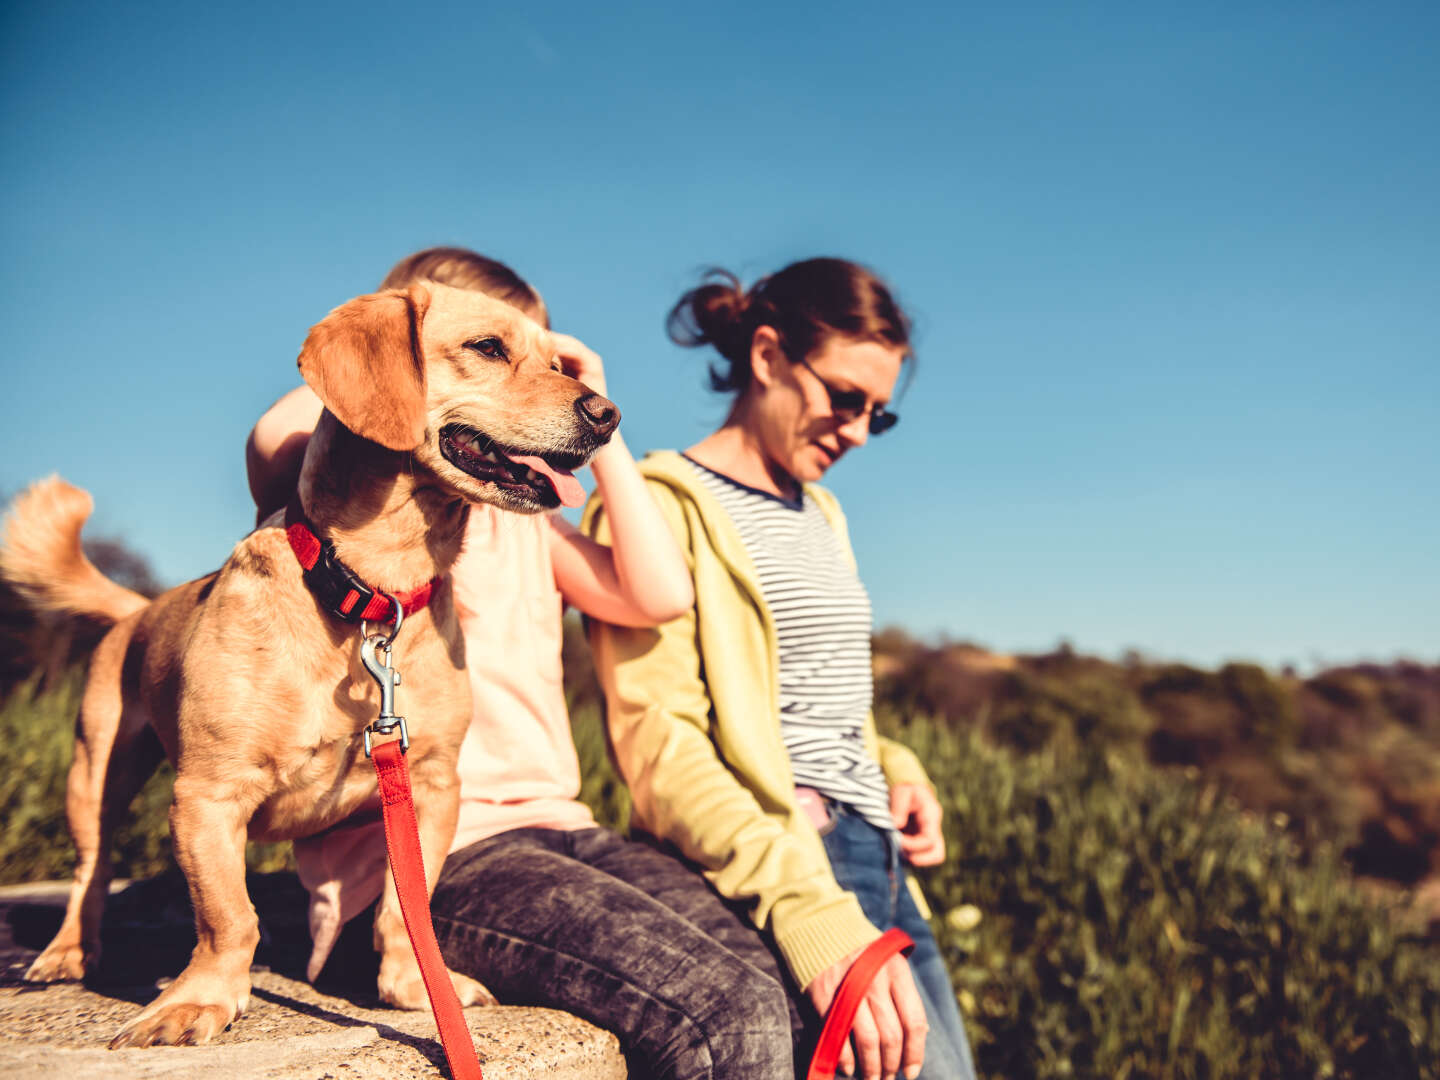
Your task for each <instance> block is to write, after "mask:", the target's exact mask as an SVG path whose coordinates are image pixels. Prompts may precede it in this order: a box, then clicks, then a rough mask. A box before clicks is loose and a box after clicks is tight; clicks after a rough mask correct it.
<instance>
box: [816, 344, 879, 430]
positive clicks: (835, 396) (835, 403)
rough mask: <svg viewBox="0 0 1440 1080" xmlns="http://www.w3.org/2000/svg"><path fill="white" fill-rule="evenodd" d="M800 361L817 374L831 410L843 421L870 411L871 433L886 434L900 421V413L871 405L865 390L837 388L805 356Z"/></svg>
mask: <svg viewBox="0 0 1440 1080" xmlns="http://www.w3.org/2000/svg"><path fill="white" fill-rule="evenodd" d="M800 363H802V364H804V365H805V370H806V371H808V372H810V374H811V375H814V376H815V381H816V382H818V383H819V384H820V385H821V386H823V387H824V388H825V393H826V394H828V395H829V397H830V411H831V412H832V413H834V414H835V415H836V417H838V418H839V419H840V420H841V422H843V423H846V424H848V423H850V422H851V421H853V420H854V419H855V418H856V417H857V416H863V415H864V414H865V413H866V411H868V412H869V413H870V434H871V435H884V434H885V432H887V431H889V430H890V429H891V428H892V427H894V426H895V425H896V424H898V423H899V422H900V416H899V414H898V413H893V412H891V411H890V410H889V409H887V408H886V407H885V406H884V405H871V404H870V401H869V399H868V398H867V397H866V396H865V391H864V390H837V389H836V388H835V387H833V386H831V385H830V384H829V383H828V382H826V381H825V378H824V376H823V375H821V374H820V373H819V372H818V371H816V370H815V369H814V368H813V367H811V366H810V361H808V360H806V359H805V358H804V357H803V356H802V357H801V358H800Z"/></svg>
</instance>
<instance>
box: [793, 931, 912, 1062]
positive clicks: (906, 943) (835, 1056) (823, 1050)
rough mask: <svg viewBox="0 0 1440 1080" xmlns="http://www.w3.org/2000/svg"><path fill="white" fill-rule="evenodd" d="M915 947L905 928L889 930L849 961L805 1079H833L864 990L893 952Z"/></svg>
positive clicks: (906, 953) (863, 995)
mask: <svg viewBox="0 0 1440 1080" xmlns="http://www.w3.org/2000/svg"><path fill="white" fill-rule="evenodd" d="M913 948H915V942H913V941H911V940H910V935H909V934H907V933H905V931H904V930H886V931H885V933H883V934H881V935H880V936H879V937H878V938H876V939H875V940H874V941H872V942H871V943H870V944H869V945H868V946H867V947H866V949H865V951H864V952H862V953H861V954H860V955H859V956H858V957H857V958H856V960H855V963H853V964H851V965H850V970H849V971H847V972H846V973H845V978H843V979H842V980H840V988H839V989H838V990H836V991H835V998H834V1000H833V1001H831V1002H830V1008H829V1010H828V1011H827V1012H826V1013H825V1026H824V1027H823V1028H821V1029H820V1042H819V1043H818V1044H817V1045H816V1047H815V1056H814V1057H812V1058H811V1059H810V1071H809V1072H808V1073H806V1074H805V1080H834V1077H835V1069H836V1066H837V1065H839V1063H840V1051H841V1050H843V1049H844V1048H845V1040H846V1039H848V1038H850V1028H851V1026H852V1025H854V1023H855V1013H856V1010H858V1009H859V1008H860V1003H861V1002H862V1001H864V1000H865V991H866V990H868V989H870V984H871V983H872V982H874V981H875V976H876V975H878V974H879V973H880V969H881V968H882V967H884V966H885V965H886V963H888V962H889V960H890V958H891V957H892V956H894V955H895V954H896V953H904V954H905V955H907V956H908V955H909V953H910V950H911V949H913Z"/></svg>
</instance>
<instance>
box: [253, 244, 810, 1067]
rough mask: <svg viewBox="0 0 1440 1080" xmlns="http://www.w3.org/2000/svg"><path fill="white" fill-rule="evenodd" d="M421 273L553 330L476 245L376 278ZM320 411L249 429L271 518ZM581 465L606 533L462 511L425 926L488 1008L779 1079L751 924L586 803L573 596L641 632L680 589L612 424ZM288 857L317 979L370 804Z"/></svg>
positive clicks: (307, 404)
mask: <svg viewBox="0 0 1440 1080" xmlns="http://www.w3.org/2000/svg"><path fill="white" fill-rule="evenodd" d="M420 280H433V281H439V282H441V283H443V284H447V285H452V286H456V287H459V288H473V289H478V290H481V291H484V292H487V293H489V294H491V295H493V296H496V297H498V298H499V299H502V300H506V301H507V302H509V303H511V304H513V305H514V306H516V307H517V308H519V309H520V310H521V311H524V312H525V313H526V314H527V315H529V316H531V317H532V318H534V319H535V320H536V321H538V322H541V323H542V324H545V325H547V326H548V319H547V317H546V312H545V307H544V304H543V303H542V301H541V299H540V296H539V294H538V293H536V292H535V290H534V289H533V288H531V287H530V286H529V285H528V284H527V283H526V282H525V281H523V280H522V279H521V278H520V277H519V276H518V275H516V274H515V273H514V271H512V270H510V269H509V267H506V266H504V265H503V264H501V263H497V262H495V261H494V260H491V259H486V258H485V257H483V256H480V255H477V254H475V253H474V252H470V251H465V250H462V249H458V248H436V249H430V250H428V251H423V252H419V253H417V254H416V255H412V256H410V257H409V258H407V259H405V260H403V261H402V262H401V263H400V264H399V265H397V266H396V267H395V268H394V269H393V270H392V271H391V272H390V274H389V276H387V277H386V279H385V281H384V282H383V283H382V288H403V287H405V286H407V285H409V284H411V283H412V282H415V281H420ZM554 341H555V346H556V351H557V354H558V356H559V359H560V361H561V364H562V365H563V367H564V368H565V370H566V372H567V373H568V374H570V375H572V376H574V377H575V378H577V379H580V380H581V381H583V382H585V383H586V384H587V385H589V386H590V387H591V388H592V389H594V390H595V391H597V392H598V393H601V394H604V392H605V381H604V370H603V367H602V365H601V362H600V358H599V357H598V356H596V355H595V354H594V353H593V352H591V351H590V350H589V349H587V348H586V347H585V346H584V345H582V344H581V343H580V342H579V341H577V340H575V339H574V338H572V337H567V336H566V335H563V334H556V335H554ZM320 411H321V405H320V402H319V400H318V399H317V398H316V397H315V396H314V395H313V394H312V393H311V392H310V391H309V390H307V389H305V388H300V389H298V390H294V391H292V392H291V393H290V394H288V395H286V396H285V397H284V398H282V399H281V400H280V401H279V402H277V403H276V405H275V406H273V407H272V409H271V410H270V411H269V412H268V413H266V415H265V416H264V417H263V418H262V419H261V420H260V422H259V423H258V424H257V425H256V427H255V430H254V432H252V434H251V438H250V442H249V445H248V446H247V455H246V457H247V464H248V466H249V473H250V484H251V491H252V492H253V493H254V495H255V499H256V503H257V505H258V507H259V510H260V516H261V518H262V520H263V519H264V518H266V517H267V516H269V514H270V513H271V512H273V511H275V510H277V509H279V508H281V507H283V505H284V504H285V502H286V501H287V500H288V498H289V496H290V493H291V492H292V491H293V490H294V485H295V480H296V477H297V475H298V473H299V467H300V462H301V459H302V458H303V456H304V449H305V444H306V441H307V440H308V438H309V435H310V432H311V431H312V430H313V429H314V426H315V421H316V419H317V418H318V417H319V415H320ZM591 468H592V470H593V472H594V475H595V480H596V485H597V490H599V491H601V492H603V493H604V496H605V498H606V500H607V501H608V502H609V503H610V504H611V505H612V506H613V507H614V508H615V509H614V512H613V517H614V529H613V536H614V539H613V542H612V543H608V544H598V543H596V542H595V541H594V540H591V539H589V538H588V537H585V536H583V535H581V534H580V533H579V531H578V530H576V529H575V527H574V526H572V525H570V524H569V523H568V522H567V521H566V520H565V519H564V518H562V517H560V516H559V515H558V514H556V515H544V514H541V515H521V514H512V513H507V512H505V511H501V510H496V509H495V508H493V507H489V506H475V507H472V508H471V510H470V517H469V523H468V525H467V530H466V543H465V550H464V552H463V554H462V555H461V558H460V560H459V562H458V563H457V564H456V566H455V569H454V571H453V574H452V584H453V589H454V595H455V600H456V607H457V610H458V614H459V616H460V622H461V629H462V631H463V633H464V636H465V645H466V658H467V668H468V671H469V675H470V681H471V686H472V691H473V694H474V719H473V721H472V723H471V727H470V730H469V732H468V733H467V735H466V739H465V742H464V744H463V746H462V748H461V753H460V762H459V772H460V779H461V805H460V818H459V824H458V827H457V830H456V836H455V840H454V843H453V844H452V847H451V854H450V857H449V859H448V860H447V861H446V863H445V866H444V869H443V871H442V873H441V876H440V881H439V884H438V885H437V886H436V889H435V894H434V897H433V900H432V905H431V906H432V911H433V915H434V923H435V931H436V935H437V937H438V938H439V941H440V945H441V949H442V951H443V953H444V955H445V960H446V963H448V964H449V965H450V967H451V968H452V969H453V970H455V971H457V972H460V973H462V974H465V975H469V976H473V977H475V978H477V979H480V980H481V981H483V982H484V983H485V984H486V986H488V987H489V989H490V990H491V991H492V992H494V993H495V994H496V995H497V996H498V997H499V999H500V1000H501V1001H504V1002H507V1003H513V1004H533V1005H546V1006H550V1007H553V1008H560V1009H565V1010H567V1011H569V1012H573V1013H575V1014H577V1015H579V1016H582V1017H584V1018H586V1019H587V1020H590V1021H591V1022H592V1023H595V1024H597V1025H599V1026H601V1027H604V1028H607V1029H609V1030H611V1031H613V1032H615V1034H616V1035H617V1036H619V1038H620V1042H621V1045H622V1047H623V1048H624V1050H625V1052H626V1054H627V1057H628V1058H629V1061H630V1064H631V1070H632V1074H633V1075H637V1076H641V1075H643V1076H647V1077H651V1076H653V1077H665V1078H670V1077H674V1078H677V1080H678V1078H687V1080H689V1078H695V1080H700V1078H709V1080H720V1078H733V1080H751V1078H756V1077H759V1078H766V1080H790V1078H791V1076H792V1075H793V1073H792V1069H793V1066H792V1054H791V1049H790V1043H791V1028H792V1018H791V1013H790V1008H789V1004H788V1003H787V1000H786V995H785V993H784V990H783V988H782V982H781V979H782V977H781V975H780V973H779V969H778V966H777V965H776V962H775V960H774V958H773V957H772V956H771V954H770V952H769V951H768V950H767V948H766V946H765V944H764V943H763V941H762V940H761V938H760V937H759V936H758V935H757V934H756V933H755V932H754V930H753V929H752V928H751V927H749V926H747V925H746V924H745V923H744V922H743V920H741V919H740V918H738V917H737V916H736V915H735V914H734V913H732V912H731V911H730V910H729V909H728V908H727V907H726V905H725V904H724V903H723V902H722V901H721V900H720V899H719V898H717V897H716V895H715V894H714V892H713V891H712V890H711V889H710V888H709V887H708V886H707V885H706V883H705V882H704V881H703V880H702V879H701V878H700V877H699V876H698V875H696V874H694V873H693V872H692V871H691V870H689V869H688V868H686V867H685V866H683V865H682V864H681V863H679V862H678V861H676V860H675V859H673V858H670V857H669V856H666V855H663V854H661V853H660V852H658V851H657V850H655V849H654V848H653V847H652V846H648V845H645V844H638V843H631V842H628V841H626V840H624V839H622V838H621V837H619V836H617V835H615V834H614V833H612V832H610V831H609V830H606V829H601V828H599V827H598V826H597V825H596V823H595V821H594V818H593V817H592V816H591V814H590V811H589V809H588V808H587V807H586V806H585V805H584V804H583V803H581V802H580V801H579V798H578V795H579V790H580V767H579V762H578V760H577V757H576V753H575V747H574V743H573V741H572V739H571V734H570V723H569V718H568V716H567V714H566V708H565V697H564V689H563V685H562V682H561V670H560V643H561V618H560V617H561V612H562V610H563V606H564V604H565V603H571V604H574V605H575V606H576V607H577V608H579V609H580V610H581V611H583V612H585V613H586V614H589V615H591V616H595V617H600V618H605V619H608V620H611V621H613V622H619V623H623V624H628V625H653V624H655V623H656V622H659V621H661V620H663V619H666V618H669V617H671V616H672V615H674V614H676V613H677V612H679V611H681V610H684V609H686V608H688V607H689V605H690V602H691V597H692V595H693V593H692V591H691V586H690V579H689V574H688V572H687V570H686V567H685V564H684V561H683V559H682V557H681V555H680V553H679V551H678V549H676V547H675V545H674V543H673V542H672V541H671V539H670V536H669V534H668V532H667V531H666V528H665V525H664V523H663V520H662V519H661V518H660V517H659V514H658V510H657V508H656V507H655V504H654V502H653V501H652V500H651V499H650V497H649V493H648V492H647V491H646V488H645V484H644V483H643V481H642V480H641V478H640V476H639V474H638V472H637V471H636V468H635V463H634V460H633V459H632V458H631V457H630V454H629V451H628V450H627V449H626V448H625V444H624V442H623V440H621V439H620V437H619V435H618V433H617V434H616V435H615V436H614V437H612V438H611V440H610V442H609V444H608V445H607V446H606V447H604V448H603V449H602V450H601V451H600V452H599V453H598V454H596V456H595V457H594V459H593V460H592V462H591ZM295 849H296V859H297V862H298V863H299V868H300V874H301V879H302V880H303V881H304V883H305V884H306V886H307V888H309V889H310V891H311V896H312V903H311V930H312V937H313V939H314V943H315V951H314V954H313V955H312V957H311V962H310V970H309V974H310V977H311V978H312V979H314V978H316V977H317V976H318V975H319V974H320V971H321V969H322V967H323V966H324V964H325V962H326V957H327V954H329V952H330V951H331V949H332V948H333V946H334V944H335V942H336V940H337V938H338V937H339V933H340V930H341V927H342V926H343V925H344V924H345V923H346V922H347V921H349V920H351V919H352V918H354V916H356V915H359V914H361V913H362V912H364V911H365V910H366V908H367V905H369V904H371V903H372V902H373V901H374V899H375V898H376V897H377V896H378V895H379V893H380V888H381V885H382V883H383V876H384V864H385V845H384V838H383V832H382V829H381V826H380V824H379V820H378V803H377V806H376V810H375V813H372V814H369V815H361V816H359V817H357V818H356V819H353V820H351V821H348V822H346V823H343V824H342V825H341V826H338V827H337V828H335V829H332V830H330V831H328V832H327V833H324V834H322V835H321V836H319V837H314V838H310V839H307V840H304V841H301V842H298V843H297V844H296V845H295ZM362 921H363V920H362ZM348 937H349V935H347V938H348ZM365 937H368V933H367V934H366V935H365ZM343 951H344V950H342V952H343ZM337 960H341V957H339V956H337Z"/></svg>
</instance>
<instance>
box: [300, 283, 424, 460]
mask: <svg viewBox="0 0 1440 1080" xmlns="http://www.w3.org/2000/svg"><path fill="white" fill-rule="evenodd" d="M429 303H430V294H429V292H427V291H426V290H425V289H424V288H423V287H420V286H414V287H412V288H410V289H409V290H404V291H402V290H390V291H387V292H382V293H375V294H373V295H371V296H360V297H357V298H356V299H354V300H351V301H350V302H349V303H348V304H342V305H340V307H338V308H336V309H335V310H334V311H332V312H330V314H329V315H327V316H325V318H324V319H323V320H321V321H320V322H318V323H316V324H315V325H314V326H313V327H311V328H310V336H309V337H307V338H306V339H305V346H304V348H302V349H301V350H300V360H299V365H300V374H301V376H302V377H303V378H304V379H305V382H306V383H308V384H309V386H310V389H312V390H314V391H315V393H316V394H317V395H319V397H320V400H321V401H323V402H324V403H325V407H326V408H327V409H329V410H330V411H331V412H332V413H334V414H335V418H336V419H337V420H339V421H340V423H342V424H344V425H345V426H346V427H347V428H349V429H350V430H351V431H353V432H354V433H355V434H356V435H359V436H360V437H361V438H364V439H369V440H370V441H371V442H377V443H379V444H380V445H381V446H384V447H388V448H389V449H391V450H414V449H415V448H416V447H417V446H419V445H420V444H421V443H422V442H423V441H424V440H425V361H424V358H423V357H422V356H421V355H420V321H421V320H422V319H423V318H424V317H425V309H426V308H427V307H428V306H429Z"/></svg>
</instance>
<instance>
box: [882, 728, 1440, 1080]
mask: <svg viewBox="0 0 1440 1080" xmlns="http://www.w3.org/2000/svg"><path fill="white" fill-rule="evenodd" d="M882 719H883V718H882ZM884 726H887V727H889V728H890V729H891V732H892V734H895V735H896V736H898V737H899V738H901V739H903V740H904V741H906V742H908V743H909V744H910V745H911V746H913V747H914V748H915V749H916V750H917V751H918V752H919V753H920V754H921V756H922V758H923V759H924V760H925V761H926V762H927V764H928V765H929V767H930V768H931V771H932V775H933V777H934V779H935V781H936V783H937V785H938V787H939V789H940V791H941V794H942V798H943V801H944V802H945V804H946V810H947V823H948V824H947V840H948V843H949V845H950V854H951V857H950V859H949V860H948V861H947V862H946V864H945V865H944V866H943V867H941V868H938V869H937V870H936V871H934V872H932V873H930V874H928V875H927V877H926V880H925V882H924V884H925V887H926V891H927V893H928V895H929V896H930V898H931V903H932V906H933V907H934V909H935V911H936V912H937V916H938V917H937V920H936V924H935V925H936V928H937V933H938V934H939V936H940V939H941V945H942V948H943V949H944V951H945V954H946V957H947V958H948V960H949V962H950V964H951V971H952V975H953V977H954V979H955V983H956V987H957V990H958V991H959V993H960V998H961V1003H962V1006H963V1007H964V1009H965V1012H966V1018H967V1022H968V1024H969V1028H970V1032H971V1036H972V1039H973V1040H974V1042H975V1043H976V1053H977V1058H978V1062H979V1065H980V1069H981V1074H982V1075H984V1076H987V1077H991V1078H998V1077H1031V1076H1037V1077H1063V1076H1076V1075H1078V1076H1101V1077H1112V1076H1113V1077H1123V1076H1135V1077H1142V1076H1143V1077H1151V1076H1153V1077H1171V1076H1174V1077H1207V1076H1217V1077H1218V1076H1233V1077H1277V1078H1279V1077H1301V1076H1304V1077H1310V1076H1339V1077H1356V1078H1360V1077H1364V1078H1370V1077H1410V1076H1437V1075H1440V1069H1437V1064H1436V1063H1437V1061H1440V955H1437V953H1436V951H1435V949H1434V947H1433V946H1431V945H1429V944H1428V943H1426V942H1425V941H1424V940H1422V939H1416V938H1407V937H1405V936H1403V935H1402V934H1400V933H1398V932H1397V930H1396V928H1395V921H1394V920H1393V919H1392V918H1391V917H1390V914H1389V913H1388V912H1387V911H1386V910H1384V909H1383V908H1382V907H1380V906H1378V905H1377V904H1375V903H1373V902H1371V901H1368V900H1366V899H1365V898H1363V897H1362V896H1361V894H1360V893H1359V892H1357V891H1356V889H1355V888H1354V886H1353V885H1352V884H1351V882H1350V881H1349V879H1348V874H1347V872H1346V870H1345V869H1344V867H1343V866H1342V865H1341V863H1340V861H1339V859H1338V858H1337V857H1336V856H1335V854H1334V852H1333V851H1331V850H1328V849H1323V850H1318V851H1315V852H1312V853H1309V855H1308V856H1306V857H1305V858H1302V857H1301V851H1300V849H1299V848H1298V846H1297V845H1296V843H1295V842H1294V840H1293V839H1291V838H1289V837H1287V836H1285V835H1284V834H1282V833H1280V832H1279V831H1277V830H1275V829H1273V828H1270V827H1267V825H1266V824H1264V823H1263V822H1262V821H1261V820H1260V819H1258V818H1256V817H1255V816H1253V815H1249V814H1246V813H1244V812H1242V811H1241V810H1240V809H1239V808H1238V806H1237V805H1236V804H1235V803H1234V801H1233V800H1232V799H1227V798H1224V797H1222V796H1221V795H1220V794H1219V791H1218V789H1217V787H1216V786H1215V785H1214V784H1200V783H1195V782H1191V781H1188V780H1185V779H1183V778H1182V777H1180V776H1179V775H1177V774H1176V773H1175V772H1173V771H1161V770H1158V769H1155V768H1153V767H1151V766H1148V765H1146V764H1144V763H1143V762H1141V761H1139V760H1137V759H1136V758H1134V757H1129V756H1126V755H1124V754H1118V753H1114V752H1109V753H1107V752H1104V751H1095V750H1091V749H1086V748H1084V747H1082V746H1079V745H1076V744H1074V743H1068V741H1067V745H1063V746H1062V745H1058V744H1057V745H1052V746H1049V747H1047V748H1046V749H1045V750H1043V751H1041V752H1039V753H1036V754H1034V755H1031V756H1026V757H1018V756H1016V755H1014V754H1012V753H1007V752H1006V751H1004V750H1001V749H997V748H995V747H994V746H992V745H990V744H989V743H987V742H986V741H985V740H983V739H981V738H980V737H979V736H978V735H977V734H975V733H974V732H962V731H956V730H955V729H954V728H952V727H948V726H944V725H939V724H935V723H933V722H931V721H928V720H913V721H911V722H910V723H909V725H908V726H904V727H900V726H899V725H898V724H897V723H895V722H894V721H893V718H892V721H891V723H889V724H887V725H884Z"/></svg>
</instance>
